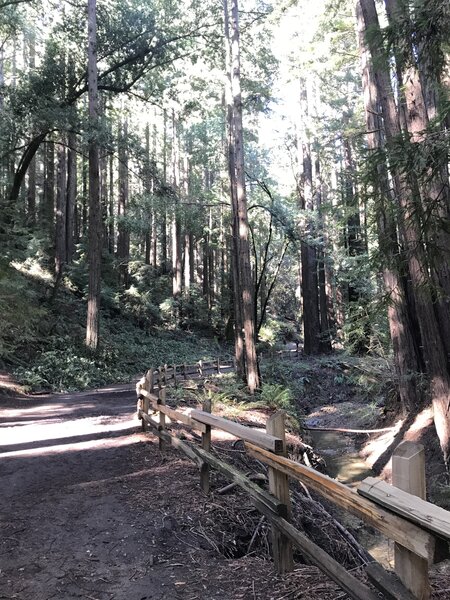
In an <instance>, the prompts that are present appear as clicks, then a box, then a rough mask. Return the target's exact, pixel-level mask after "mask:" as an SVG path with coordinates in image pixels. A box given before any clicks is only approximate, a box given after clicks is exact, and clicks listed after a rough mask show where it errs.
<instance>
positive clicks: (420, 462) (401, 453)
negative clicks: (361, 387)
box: [392, 442, 431, 600]
mask: <svg viewBox="0 0 450 600" xmlns="http://www.w3.org/2000/svg"><path fill="white" fill-rule="evenodd" d="M392 485H394V486H395V487H397V488H399V489H400V490H403V491H404V492H408V494H413V495H414V496H418V497H419V498H422V499H423V500H425V499H426V481H425V450H424V447H423V446H422V445H421V444H416V443H414V442H402V443H401V444H399V445H398V446H397V448H396V449H395V450H394V453H393V455H392ZM394 560H395V572H396V574H397V575H398V577H399V578H400V579H401V581H402V582H403V584H404V585H405V587H407V588H408V590H409V591H410V592H411V593H412V594H413V596H414V597H415V598H418V599H420V600H428V598H429V597H430V594H431V589H430V582H429V578H428V564H427V561H426V560H425V559H424V558H420V556H417V555H416V554H414V553H413V552H411V551H410V550H407V549H406V548H404V547H403V546H401V545H400V544H397V543H396V544H395V545H394Z"/></svg>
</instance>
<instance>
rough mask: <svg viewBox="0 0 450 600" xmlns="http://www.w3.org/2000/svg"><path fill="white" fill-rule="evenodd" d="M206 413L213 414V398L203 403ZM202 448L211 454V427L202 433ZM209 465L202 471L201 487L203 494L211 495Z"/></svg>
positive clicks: (204, 466) (204, 465)
mask: <svg viewBox="0 0 450 600" xmlns="http://www.w3.org/2000/svg"><path fill="white" fill-rule="evenodd" d="M202 408H203V410H204V412H209V413H210V412H211V398H208V399H207V400H205V401H204V402H203V403H202ZM202 448H203V450H206V452H209V451H210V450H211V425H206V431H205V433H202ZM209 471H210V469H209V464H208V463H206V462H204V463H203V465H202V467H201V469H200V487H201V488H202V492H203V493H205V494H209V489H210V485H209Z"/></svg>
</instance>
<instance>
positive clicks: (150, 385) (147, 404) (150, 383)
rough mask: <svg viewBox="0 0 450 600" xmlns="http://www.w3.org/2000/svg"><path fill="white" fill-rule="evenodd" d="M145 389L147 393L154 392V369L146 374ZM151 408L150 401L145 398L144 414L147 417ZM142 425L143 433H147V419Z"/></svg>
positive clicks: (143, 404)
mask: <svg viewBox="0 0 450 600" xmlns="http://www.w3.org/2000/svg"><path fill="white" fill-rule="evenodd" d="M143 388H144V390H146V391H147V392H150V393H152V392H153V367H151V368H150V369H149V370H148V371H147V373H146V374H145V383H144V385H143ZM149 407H150V402H149V399H148V398H143V401H142V412H144V413H145V414H146V415H148V410H149ZM141 423H142V425H141V426H142V431H147V423H146V422H145V419H142V421H141Z"/></svg>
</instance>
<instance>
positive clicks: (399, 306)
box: [356, 3, 422, 414]
mask: <svg viewBox="0 0 450 600" xmlns="http://www.w3.org/2000/svg"><path fill="white" fill-rule="evenodd" d="M356 17H357V22H358V41H359V51H360V58H361V69H362V85H363V95H364V107H365V117H366V128H367V132H368V133H367V146H368V149H369V152H371V153H374V152H376V151H377V150H379V149H380V148H382V146H383V140H382V134H381V130H382V118H381V116H380V104H379V101H378V94H377V88H376V85H375V81H374V74H373V70H372V66H371V64H370V57H369V53H368V50H367V47H366V42H365V39H364V30H365V27H364V18H363V15H362V12H361V7H360V5H359V3H357V4H356ZM390 187H391V186H390V182H389V174H388V168H387V165H386V163H385V162H378V164H377V179H376V181H374V188H375V192H376V194H377V214H378V219H377V220H378V239H379V247H380V250H381V252H382V254H383V257H384V258H383V263H384V267H383V282H384V289H385V291H386V294H387V295H388V302H389V304H388V323H389V331H390V336H391V341H392V347H393V352H394V365H395V370H396V373H397V380H398V388H399V395H400V401H401V403H402V407H403V410H404V412H405V414H406V413H407V412H414V411H417V409H418V408H419V407H420V406H421V404H422V398H421V394H420V386H419V382H418V376H419V372H420V358H419V356H418V349H417V348H416V346H415V339H414V335H413V331H412V324H411V320H410V318H409V315H408V308H407V301H406V292H405V289H404V286H403V282H402V279H401V277H400V275H399V266H398V264H397V257H398V255H399V252H400V249H399V244H398V239H397V230H396V224H395V221H394V214H395V209H394V206H393V198H392V193H391V190H390Z"/></svg>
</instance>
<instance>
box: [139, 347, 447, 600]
mask: <svg viewBox="0 0 450 600" xmlns="http://www.w3.org/2000/svg"><path fill="white" fill-rule="evenodd" d="M294 353H295V351H294ZM232 368H233V364H232V363H231V361H225V362H224V363H222V362H221V361H220V360H218V359H217V360H214V361H206V362H202V361H199V362H198V363H196V364H195V365H171V366H170V367H169V366H168V365H164V366H163V367H159V368H158V369H149V370H148V371H147V373H146V374H145V376H144V377H142V379H141V380H140V381H139V382H138V384H137V386H136V393H137V396H138V417H139V418H140V419H141V420H142V429H143V430H144V431H146V430H147V429H148V428H149V429H150V430H151V431H152V433H153V434H155V435H156V436H157V437H158V438H159V444H160V448H161V449H163V448H165V447H167V446H172V447H174V448H176V449H178V450H181V451H182V452H184V454H185V455H186V456H188V457H189V458H190V459H191V460H192V461H193V462H194V463H195V464H196V465H197V466H198V468H199V471H200V485H201V489H202V490H203V491H204V492H205V493H209V491H210V477H209V475H210V469H211V468H212V469H215V470H217V471H219V472H220V473H222V474H223V475H225V476H226V477H227V478H228V479H230V480H231V481H232V482H233V485H237V486H238V487H240V488H241V489H242V490H244V491H245V492H246V493H247V494H248V495H249V496H250V498H251V499H252V501H253V503H254V505H255V506H256V507H257V508H258V510H259V511H260V512H261V513H262V514H263V515H265V517H266V518H267V519H268V521H269V522H270V523H271V527H272V554H273V559H274V563H275V566H276V568H277V570H278V572H279V573H284V572H287V571H290V570H292V568H293V560H292V548H293V546H295V547H298V548H299V549H300V551H301V552H302V554H304V556H306V557H307V558H308V559H309V560H310V561H311V562H312V563H313V564H315V565H317V566H318V567H319V568H320V569H321V570H322V571H323V572H324V573H325V574H326V575H327V576H328V577H330V578H331V579H332V580H334V581H335V582H336V583H337V584H338V585H339V586H340V587H341V588H342V590H344V591H345V592H346V593H347V594H348V595H349V596H350V597H351V598H353V599H355V600H375V598H378V596H377V595H376V594H375V593H374V592H372V590H371V589H370V588H369V587H368V586H367V585H366V584H364V583H362V582H361V581H360V580H359V579H357V578H356V577H355V576H354V575H352V574H351V573H349V572H348V571H346V569H345V568H344V567H343V566H342V565H340V564H339V563H337V562H336V561H335V560H334V559H333V558H332V557H331V556H329V555H328V554H327V553H326V552H325V551H324V550H322V549H321V548H319V547H318V546H317V544H315V543H314V542H313V541H312V540H310V539H309V538H307V537H306V536H305V534H304V533H302V532H300V531H298V530H297V529H296V528H295V527H294V526H293V525H292V523H291V522H290V519H291V507H290V493H289V479H296V480H298V481H300V482H301V483H302V484H304V485H306V486H307V487H308V488H310V489H312V490H314V491H315V492H317V493H318V494H320V495H322V496H323V497H324V498H326V499H327V500H330V501H332V502H333V503H335V504H336V505H337V506H339V507H340V508H342V509H344V510H346V511H348V512H350V513H352V514H354V515H356V516H357V517H358V518H359V519H361V520H362V521H364V522H365V523H367V525H369V526H371V527H373V528H375V529H377V530H378V531H379V532H380V533H382V534H383V535H385V536H386V537H388V538H389V539H391V540H393V541H394V542H395V574H393V573H390V572H388V571H386V570H385V569H384V568H383V567H382V566H381V565H380V564H378V563H376V562H375V561H374V562H372V563H369V564H368V565H367V566H366V573H367V576H368V578H369V580H370V581H371V582H372V583H373V585H374V586H375V587H377V588H378V589H379V590H380V591H381V592H382V593H383V594H384V595H385V597H387V598H393V599H394V600H414V599H416V600H417V599H419V598H420V599H421V600H427V598H429V596H430V585H429V579H428V570H429V566H430V565H431V564H433V562H434V561H435V560H442V559H443V558H447V557H448V540H450V513H449V512H448V511H445V510H443V509H442V508H439V507H437V506H435V505H433V504H431V503H429V502H426V501H425V500H423V499H421V498H418V495H419V496H420V495H421V494H420V493H419V492H417V493H415V494H414V493H408V492H412V491H415V490H416V486H415V480H418V481H422V480H423V481H424V463H423V448H422V450H421V446H419V445H417V444H414V445H413V446H414V447H411V446H405V445H408V444H409V445H410V444H411V442H403V443H402V444H400V445H399V446H398V448H397V450H396V451H395V452H394V461H393V480H394V481H396V478H397V480H398V481H400V482H401V483H399V484H398V485H397V487H394V486H393V485H389V484H387V483H386V482H384V481H381V480H380V479H376V478H373V477H369V478H367V479H365V480H364V481H363V482H361V483H360V485H359V488H358V489H357V490H356V491H355V490H354V489H352V488H350V487H349V486H346V485H344V484H342V483H340V482H338V481H336V480H334V479H332V478H331V477H328V476H327V475H324V474H322V473H319V472H318V471H316V470H315V469H312V468H310V467H307V466H305V465H302V464H300V463H298V462H296V461H294V460H291V459H289V458H287V456H286V442H285V413H284V412H283V411H279V412H278V413H275V415H273V416H272V417H270V418H269V419H268V422H267V425H266V430H265V431H264V430H262V429H256V428H254V427H249V426H246V425H241V424H240V423H236V422H234V421H231V420H229V419H226V418H223V417H220V416H218V415H214V414H212V413H211V400H206V401H205V402H204V403H203V406H202V410H198V409H192V408H191V409H186V408H185V409H177V408H172V407H169V406H167V405H166V390H167V386H168V385H174V386H176V385H177V384H178V383H179V382H181V381H183V380H184V381H185V380H187V379H188V378H192V377H193V378H200V379H202V378H204V377H205V376H207V375H210V374H218V375H219V374H221V373H223V372H226V371H227V370H230V369H232ZM151 412H153V413H154V414H150V413H151ZM166 417H168V418H170V419H171V420H172V421H173V422H179V423H182V424H183V425H185V426H187V427H191V428H192V429H194V430H196V431H199V432H200V433H201V446H198V445H196V444H194V443H192V442H188V441H186V440H182V439H180V438H179V437H177V435H176V434H175V433H174V432H170V431H168V429H167V424H166ZM212 429H218V430H220V431H224V432H226V433H229V434H230V435H232V436H234V437H236V438H238V439H240V440H242V441H243V442H244V448H245V451H246V452H247V453H248V455H249V456H251V457H253V458H255V459H257V460H258V461H260V462H261V463H264V464H265V465H266V466H267V468H268V473H269V491H266V490H264V489H263V488H261V487H260V486H259V485H257V484H256V483H255V482H254V481H252V479H251V477H249V476H247V475H245V474H244V473H242V472H241V471H239V470H238V469H237V468H236V467H234V466H233V465H231V464H229V463H226V462H225V461H223V460H221V459H219V458H217V457H216V456H215V455H214V454H212V453H211V431H212ZM396 456H397V457H398V460H396V459H395V458H396ZM418 457H421V459H420V460H419V459H418ZM421 461H422V462H421ZM422 471H423V472H422ZM405 473H406V475H405ZM405 481H406V483H405ZM400 488H401V489H400Z"/></svg>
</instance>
